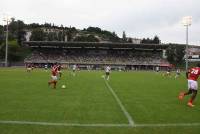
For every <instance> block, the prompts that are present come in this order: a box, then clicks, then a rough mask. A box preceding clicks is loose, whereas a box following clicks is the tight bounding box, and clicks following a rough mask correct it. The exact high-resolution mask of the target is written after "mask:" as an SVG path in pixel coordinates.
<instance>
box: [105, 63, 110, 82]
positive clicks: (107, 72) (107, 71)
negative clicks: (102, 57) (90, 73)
mask: <svg viewBox="0 0 200 134" xmlns="http://www.w3.org/2000/svg"><path fill="white" fill-rule="evenodd" d="M110 71H111V67H110V66H106V68H105V72H106V77H105V79H106V80H109V78H110V76H109V75H110Z"/></svg>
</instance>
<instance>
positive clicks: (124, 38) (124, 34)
mask: <svg viewBox="0 0 200 134" xmlns="http://www.w3.org/2000/svg"><path fill="white" fill-rule="evenodd" d="M126 40H127V39H126V33H125V31H123V34H122V41H124V42H126Z"/></svg>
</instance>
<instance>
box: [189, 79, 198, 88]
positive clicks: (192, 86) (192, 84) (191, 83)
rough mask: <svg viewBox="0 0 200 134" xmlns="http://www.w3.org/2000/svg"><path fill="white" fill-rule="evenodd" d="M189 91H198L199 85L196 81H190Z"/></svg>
mask: <svg viewBox="0 0 200 134" xmlns="http://www.w3.org/2000/svg"><path fill="white" fill-rule="evenodd" d="M188 89H193V90H197V89H198V83H197V81H195V80H188Z"/></svg>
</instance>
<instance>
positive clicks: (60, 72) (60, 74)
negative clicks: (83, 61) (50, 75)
mask: <svg viewBox="0 0 200 134" xmlns="http://www.w3.org/2000/svg"><path fill="white" fill-rule="evenodd" d="M61 68H62V66H61V65H58V74H59V79H61V76H62V71H61Z"/></svg>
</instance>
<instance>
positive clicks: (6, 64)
mask: <svg viewBox="0 0 200 134" xmlns="http://www.w3.org/2000/svg"><path fill="white" fill-rule="evenodd" d="M7 66H8V19H6V52H5V67H7Z"/></svg>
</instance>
